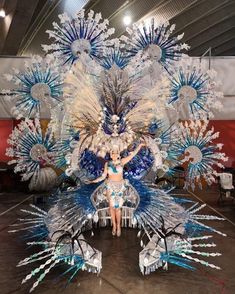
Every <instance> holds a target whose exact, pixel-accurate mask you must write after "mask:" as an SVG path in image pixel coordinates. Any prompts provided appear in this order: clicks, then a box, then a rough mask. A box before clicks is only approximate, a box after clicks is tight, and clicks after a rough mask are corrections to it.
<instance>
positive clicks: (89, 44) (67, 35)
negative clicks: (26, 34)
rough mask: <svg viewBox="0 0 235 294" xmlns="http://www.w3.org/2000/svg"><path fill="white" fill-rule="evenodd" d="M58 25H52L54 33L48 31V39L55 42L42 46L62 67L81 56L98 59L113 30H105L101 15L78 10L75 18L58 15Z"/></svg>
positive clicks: (105, 21) (106, 22)
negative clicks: (86, 14)
mask: <svg viewBox="0 0 235 294" xmlns="http://www.w3.org/2000/svg"><path fill="white" fill-rule="evenodd" d="M59 18H60V25H58V24H57V23H55V22H54V23H53V27H54V31H51V30H48V31H47V33H48V34H49V37H50V38H53V39H54V40H55V41H54V42H53V44H51V45H43V49H44V50H45V51H46V52H50V53H51V54H52V55H53V56H54V57H56V58H57V59H59V60H60V61H61V62H62V64H63V65H69V66H70V65H72V64H73V63H74V62H75V61H76V60H77V59H79V58H80V57H81V56H82V55H86V56H88V57H90V58H98V59H99V58H100V57H101V54H102V53H103V50H104V48H106V46H108V45H109V43H110V41H108V40H107V38H108V37H109V36H110V35H112V34H113V33H114V29H112V28H110V29H107V25H108V23H109V22H108V20H104V21H103V22H101V20H102V16H101V13H96V14H94V11H92V10H91V11H90V12H89V13H88V16H87V18H86V17H85V11H84V10H80V11H79V13H78V14H77V17H76V18H71V17H69V16H68V15H67V14H66V13H64V14H61V15H59Z"/></svg>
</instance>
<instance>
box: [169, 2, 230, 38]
mask: <svg viewBox="0 0 235 294" xmlns="http://www.w3.org/2000/svg"><path fill="white" fill-rule="evenodd" d="M228 3H230V0H200V1H197V2H196V3H195V4H194V5H191V6H190V7H189V8H188V9H186V10H185V11H182V13H180V14H178V15H176V16H175V17H174V18H172V19H171V20H170V23H175V24H176V30H175V32H174V34H173V36H174V35H178V34H182V33H184V32H185V31H186V30H188V29H192V26H193V25H194V24H195V23H197V22H199V21H201V19H203V18H207V16H208V15H210V14H212V13H214V12H215V11H217V10H218V9H220V8H221V7H222V6H224V5H225V4H228Z"/></svg>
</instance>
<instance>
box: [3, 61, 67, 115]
mask: <svg viewBox="0 0 235 294" xmlns="http://www.w3.org/2000/svg"><path fill="white" fill-rule="evenodd" d="M5 77H6V79H7V80H8V81H11V82H13V83H14V85H15V88H14V89H13V90H10V91H8V92H7V93H6V96H5V97H6V98H7V99H12V97H13V99H14V100H16V102H15V106H14V107H13V108H12V114H13V116H15V117H16V118H17V119H19V118H22V117H28V118H30V117H33V116H37V117H39V116H40V110H41V106H42V103H45V104H46V105H47V107H49V108H51V107H53V106H54V104H55V103H58V102H60V101H61V99H62V77H61V74H60V72H59V67H58V66H57V65H56V63H55V61H53V62H52V60H51V59H50V58H45V59H42V58H41V57H40V56H34V57H32V58H31V59H30V60H27V61H26V62H25V66H24V69H23V70H21V71H20V70H16V69H15V70H14V73H13V74H6V75H5Z"/></svg>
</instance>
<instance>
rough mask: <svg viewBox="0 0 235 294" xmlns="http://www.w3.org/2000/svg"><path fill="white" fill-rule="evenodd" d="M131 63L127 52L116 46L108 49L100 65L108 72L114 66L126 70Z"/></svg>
mask: <svg viewBox="0 0 235 294" xmlns="http://www.w3.org/2000/svg"><path fill="white" fill-rule="evenodd" d="M129 61H130V58H129V57H128V56H127V55H126V54H125V52H124V51H123V50H121V48H119V46H118V47H117V46H115V47H111V48H108V49H107V51H106V53H105V54H104V55H103V57H102V59H101V60H100V64H101V65H102V66H103V67H104V68H105V69H107V70H109V69H111V68H112V67H114V66H116V67H117V68H119V69H124V68H125V67H126V66H127V64H128V62H129Z"/></svg>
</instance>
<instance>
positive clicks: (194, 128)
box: [168, 120, 228, 189]
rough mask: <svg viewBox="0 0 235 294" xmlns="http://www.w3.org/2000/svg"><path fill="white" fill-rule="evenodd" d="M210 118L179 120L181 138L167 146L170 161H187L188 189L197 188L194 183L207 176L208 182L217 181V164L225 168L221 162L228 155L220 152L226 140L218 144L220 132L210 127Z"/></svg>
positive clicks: (186, 184)
mask: <svg viewBox="0 0 235 294" xmlns="http://www.w3.org/2000/svg"><path fill="white" fill-rule="evenodd" d="M207 127H208V121H203V122H202V121H200V120H198V121H189V122H184V123H183V122H182V123H180V124H179V133H178V140H177V141H175V142H174V143H173V144H172V145H171V146H170V148H169V150H168V155H169V157H170V160H171V161H174V162H175V165H176V166H182V165H183V164H186V163H187V164H186V170H185V175H186V176H185V189H189V188H191V189H194V188H195V184H198V185H199V187H201V180H202V179H204V180H205V181H206V182H207V184H208V185H211V184H212V183H214V182H215V181H216V177H217V176H218V175H217V172H216V169H215V167H216V166H217V167H219V168H223V164H222V162H224V161H227V160H228V158H227V157H226V156H225V154H224V153H222V152H219V150H221V148H222V146H223V144H218V143H217V144H215V143H213V141H214V140H215V139H216V138H218V136H219V133H218V132H217V133H214V130H213V128H212V129H210V130H208V128H207Z"/></svg>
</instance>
